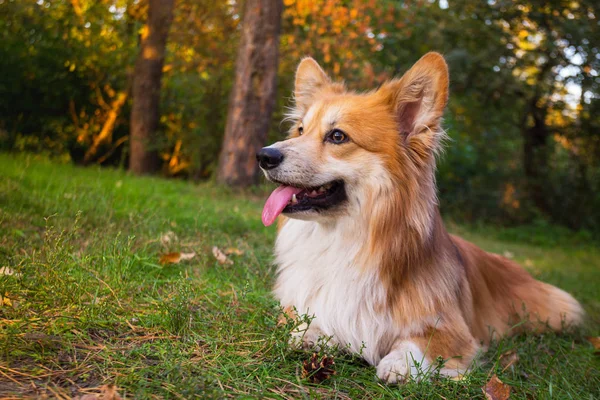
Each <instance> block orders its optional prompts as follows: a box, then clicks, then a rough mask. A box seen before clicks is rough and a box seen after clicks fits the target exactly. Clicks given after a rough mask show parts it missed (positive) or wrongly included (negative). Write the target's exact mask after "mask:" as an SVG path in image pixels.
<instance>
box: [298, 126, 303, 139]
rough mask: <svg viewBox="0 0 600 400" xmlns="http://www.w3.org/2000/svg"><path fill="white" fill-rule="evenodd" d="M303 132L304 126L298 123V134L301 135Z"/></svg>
mask: <svg viewBox="0 0 600 400" xmlns="http://www.w3.org/2000/svg"><path fill="white" fill-rule="evenodd" d="M303 133H304V128H303V127H302V125H300V126H299V127H298V135H300V136H302V134H303Z"/></svg>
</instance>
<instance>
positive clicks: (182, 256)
mask: <svg viewBox="0 0 600 400" xmlns="http://www.w3.org/2000/svg"><path fill="white" fill-rule="evenodd" d="M194 257H196V253H194V252H191V253H180V252H173V253H167V254H163V255H162V256H160V260H159V261H158V262H159V263H161V264H162V265H165V264H177V263H179V262H180V261H184V260H191V259H192V258H194Z"/></svg>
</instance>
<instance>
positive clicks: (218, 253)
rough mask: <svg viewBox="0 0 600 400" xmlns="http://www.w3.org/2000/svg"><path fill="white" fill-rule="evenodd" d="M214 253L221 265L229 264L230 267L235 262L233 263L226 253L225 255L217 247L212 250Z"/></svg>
mask: <svg viewBox="0 0 600 400" xmlns="http://www.w3.org/2000/svg"><path fill="white" fill-rule="evenodd" d="M212 253H213V256H215V258H216V259H217V261H218V262H219V264H228V265H231V264H233V261H231V260H230V259H229V258H227V256H226V255H225V253H223V252H222V251H221V249H219V248H218V247H217V246H214V247H213V248H212Z"/></svg>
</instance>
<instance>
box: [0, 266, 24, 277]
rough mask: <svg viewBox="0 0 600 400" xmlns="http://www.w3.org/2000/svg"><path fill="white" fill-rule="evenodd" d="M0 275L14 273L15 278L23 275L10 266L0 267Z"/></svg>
mask: <svg viewBox="0 0 600 400" xmlns="http://www.w3.org/2000/svg"><path fill="white" fill-rule="evenodd" d="M0 275H6V276H11V275H14V276H15V278H18V277H20V276H21V274H19V273H16V272H15V271H13V270H12V269H10V268H8V267H0Z"/></svg>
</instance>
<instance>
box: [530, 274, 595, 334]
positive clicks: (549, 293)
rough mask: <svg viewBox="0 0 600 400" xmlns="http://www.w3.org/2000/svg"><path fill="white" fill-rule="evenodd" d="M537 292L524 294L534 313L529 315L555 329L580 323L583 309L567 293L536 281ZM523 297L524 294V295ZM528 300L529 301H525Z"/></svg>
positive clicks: (559, 329)
mask: <svg viewBox="0 0 600 400" xmlns="http://www.w3.org/2000/svg"><path fill="white" fill-rule="evenodd" d="M536 284H537V286H538V293H531V295H529V296H526V303H530V304H528V308H530V309H531V311H533V312H534V313H535V314H537V315H532V316H530V319H533V318H532V317H535V318H538V319H539V321H540V322H545V323H547V324H548V326H550V328H552V329H553V330H555V331H561V330H562V329H563V328H564V327H568V326H577V325H581V323H582V322H583V318H584V311H583V307H581V304H579V302H578V301H577V300H575V298H574V297H573V296H571V295H570V294H569V293H567V292H565V291H564V290H562V289H559V288H557V287H555V286H552V285H549V284H547V283H544V282H539V281H537V282H536ZM524 297H525V296H524ZM527 300H529V301H527Z"/></svg>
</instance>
